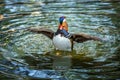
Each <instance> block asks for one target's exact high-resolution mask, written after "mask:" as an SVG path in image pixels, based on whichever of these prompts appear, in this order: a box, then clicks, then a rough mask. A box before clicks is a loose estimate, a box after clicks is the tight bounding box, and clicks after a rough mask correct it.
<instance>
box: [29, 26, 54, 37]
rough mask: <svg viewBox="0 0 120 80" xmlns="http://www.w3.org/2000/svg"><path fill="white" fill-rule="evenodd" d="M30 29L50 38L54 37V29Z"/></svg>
mask: <svg viewBox="0 0 120 80" xmlns="http://www.w3.org/2000/svg"><path fill="white" fill-rule="evenodd" d="M28 31H31V32H35V33H39V34H43V35H45V36H47V37H48V38H50V39H52V38H53V36H54V31H52V30H50V29H46V28H29V29H28Z"/></svg>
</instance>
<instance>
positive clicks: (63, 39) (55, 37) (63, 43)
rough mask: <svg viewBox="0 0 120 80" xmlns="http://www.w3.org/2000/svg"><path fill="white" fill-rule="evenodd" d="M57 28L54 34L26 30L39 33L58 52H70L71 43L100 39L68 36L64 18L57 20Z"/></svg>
mask: <svg viewBox="0 0 120 80" xmlns="http://www.w3.org/2000/svg"><path fill="white" fill-rule="evenodd" d="M59 22H60V24H59V26H58V30H57V31H56V32H54V31H52V30H50V29H46V28H29V29H28V30H29V31H31V32H35V33H40V34H43V35H45V36H47V37H48V38H50V39H51V40H52V41H53V44H54V46H55V48H56V49H58V50H65V51H72V50H73V42H77V43H82V42H85V41H88V40H96V41H101V39H100V38H98V37H94V36H90V35H87V34H70V33H68V24H67V22H66V19H65V17H64V16H62V17H60V18H59Z"/></svg>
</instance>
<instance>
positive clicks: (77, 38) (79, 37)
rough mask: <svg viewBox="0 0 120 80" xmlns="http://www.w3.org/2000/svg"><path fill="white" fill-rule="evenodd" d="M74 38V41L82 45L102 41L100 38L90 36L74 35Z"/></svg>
mask: <svg viewBox="0 0 120 80" xmlns="http://www.w3.org/2000/svg"><path fill="white" fill-rule="evenodd" d="M72 38H73V41H75V42H78V43H82V42H85V41H88V40H95V41H102V40H101V39H100V38H98V37H94V36H90V35H87V34H73V35H72Z"/></svg>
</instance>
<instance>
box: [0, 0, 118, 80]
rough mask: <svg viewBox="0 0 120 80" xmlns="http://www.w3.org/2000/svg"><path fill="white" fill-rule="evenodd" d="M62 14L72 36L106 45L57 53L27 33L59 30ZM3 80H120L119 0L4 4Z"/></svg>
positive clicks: (0, 24) (0, 23) (0, 10)
mask: <svg viewBox="0 0 120 80" xmlns="http://www.w3.org/2000/svg"><path fill="white" fill-rule="evenodd" d="M60 16H66V20H67V22H68V25H69V32H71V33H86V34H89V35H92V36H97V37H99V38H101V39H103V40H104V41H103V42H99V41H87V42H84V43H75V44H74V51H73V52H67V51H56V50H54V46H53V44H52V41H51V40H50V39H48V38H47V37H46V36H44V35H41V34H36V33H31V32H29V31H27V30H26V28H30V27H35V28H48V29H52V30H53V31H56V30H57V27H58V24H59V22H58V19H59V17H60ZM34 71H36V73H34ZM32 73H33V74H32ZM37 73H39V74H37ZM0 80H120V1H119V0H0Z"/></svg>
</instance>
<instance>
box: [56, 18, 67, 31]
mask: <svg viewBox="0 0 120 80" xmlns="http://www.w3.org/2000/svg"><path fill="white" fill-rule="evenodd" d="M65 18H66V17H65V16H61V17H60V18H59V23H60V24H59V27H58V29H65V30H66V31H68V24H67V22H66V19H65Z"/></svg>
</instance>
